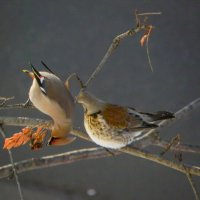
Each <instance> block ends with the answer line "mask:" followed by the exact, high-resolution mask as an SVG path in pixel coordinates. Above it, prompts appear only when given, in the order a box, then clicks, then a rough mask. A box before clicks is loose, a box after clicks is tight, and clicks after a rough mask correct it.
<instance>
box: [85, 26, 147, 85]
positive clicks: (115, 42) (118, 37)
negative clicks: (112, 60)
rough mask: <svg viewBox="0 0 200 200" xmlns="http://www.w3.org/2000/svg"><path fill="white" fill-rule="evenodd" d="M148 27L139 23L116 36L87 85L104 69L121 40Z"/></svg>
mask: <svg viewBox="0 0 200 200" xmlns="http://www.w3.org/2000/svg"><path fill="white" fill-rule="evenodd" d="M146 28H147V26H146V25H141V24H137V27H135V28H132V29H130V30H128V31H126V32H124V33H122V34H120V35H118V36H116V37H115V38H114V39H113V41H112V43H111V45H110V46H109V48H108V50H107V51H106V54H105V55H104V57H103V59H102V60H101V62H100V63H99V65H98V66H97V67H96V68H95V71H94V72H93V73H92V74H91V75H90V77H89V78H88V80H87V81H86V83H85V87H87V86H88V84H89V83H90V82H91V81H92V80H93V79H94V78H95V76H96V75H97V74H98V73H99V71H100V70H101V69H102V67H103V65H104V64H105V63H106V61H107V60H108V58H109V57H110V56H111V55H112V53H113V52H114V50H115V49H116V48H117V47H118V46H119V44H120V42H121V41H122V40H123V39H124V38H126V37H128V36H133V35H135V34H136V33H138V32H139V31H141V30H145V29H146Z"/></svg>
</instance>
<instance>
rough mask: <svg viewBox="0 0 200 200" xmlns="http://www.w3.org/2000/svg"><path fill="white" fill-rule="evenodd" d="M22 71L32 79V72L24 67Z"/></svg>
mask: <svg viewBox="0 0 200 200" xmlns="http://www.w3.org/2000/svg"><path fill="white" fill-rule="evenodd" d="M22 72H24V73H26V74H28V75H29V76H30V77H31V78H32V79H34V74H33V72H31V71H29V70H26V69H23V70H22Z"/></svg>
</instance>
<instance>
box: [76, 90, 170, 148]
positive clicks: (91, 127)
mask: <svg viewBox="0 0 200 200" xmlns="http://www.w3.org/2000/svg"><path fill="white" fill-rule="evenodd" d="M77 102H78V103H80V104H82V106H83V108H84V126H85V129H86V131H87V133H88V135H89V136H90V138H91V139H92V140H93V141H94V142H95V143H96V144H98V145H100V146H102V147H105V148H110V149H120V148H122V147H125V146H127V145H129V144H131V143H132V142H134V141H137V140H141V139H143V138H144V137H145V136H147V132H148V131H149V130H151V129H155V128H157V127H158V125H157V124H156V122H157V121H159V120H164V119H170V118H174V115H173V114H172V113H170V112H166V111H159V112H157V113H154V114H151V113H144V112H138V111H137V110H135V109H134V108H130V107H123V106H119V105H114V104H109V103H106V102H104V101H102V100H100V99H98V98H96V97H95V96H93V95H92V94H90V93H89V92H87V91H85V90H84V89H82V90H81V91H80V93H79V94H78V96H77Z"/></svg>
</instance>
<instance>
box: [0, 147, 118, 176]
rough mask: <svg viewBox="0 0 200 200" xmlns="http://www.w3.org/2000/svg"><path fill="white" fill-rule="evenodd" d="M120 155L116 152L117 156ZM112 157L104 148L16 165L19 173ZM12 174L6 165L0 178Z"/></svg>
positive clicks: (46, 157)
mask: <svg viewBox="0 0 200 200" xmlns="http://www.w3.org/2000/svg"><path fill="white" fill-rule="evenodd" d="M117 154H119V153H118V152H116V154H115V155H117ZM108 156H112V155H111V154H110V153H109V152H107V151H106V150H105V149H104V148H102V147H96V148H88V149H79V150H75V151H70V152H66V153H61V154H56V155H51V156H44V157H41V158H32V159H28V160H24V161H20V162H17V163H14V165H15V169H16V171H17V173H22V172H26V171H31V170H35V169H41V168H47V167H53V166H58V165H63V164H69V163H73V162H77V161H80V160H87V159H96V158H103V157H108ZM11 173H12V165H11V164H9V165H5V166H2V167H0V178H6V177H9V176H10V174H11Z"/></svg>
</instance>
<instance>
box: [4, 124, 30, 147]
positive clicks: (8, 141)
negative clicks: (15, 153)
mask: <svg viewBox="0 0 200 200" xmlns="http://www.w3.org/2000/svg"><path fill="white" fill-rule="evenodd" d="M31 131H32V129H30V128H28V127H26V128H24V129H22V132H19V133H15V134H13V136H12V137H10V138H5V141H4V146H3V149H11V148H16V147H19V146H22V145H23V144H26V143H27V142H28V141H29V140H30V139H31V137H30V134H28V133H31Z"/></svg>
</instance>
